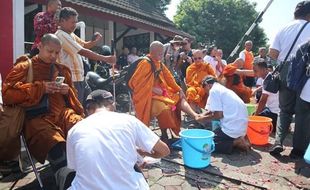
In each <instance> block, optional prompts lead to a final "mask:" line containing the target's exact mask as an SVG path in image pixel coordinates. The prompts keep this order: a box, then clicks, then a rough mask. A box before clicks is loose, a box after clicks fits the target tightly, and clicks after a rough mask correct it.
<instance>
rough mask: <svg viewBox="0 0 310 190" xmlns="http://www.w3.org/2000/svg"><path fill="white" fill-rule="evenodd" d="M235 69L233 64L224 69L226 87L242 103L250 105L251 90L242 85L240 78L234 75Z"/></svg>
mask: <svg viewBox="0 0 310 190" xmlns="http://www.w3.org/2000/svg"><path fill="white" fill-rule="evenodd" d="M237 69H238V68H237V67H236V66H235V65H234V64H229V65H227V66H226V67H225V69H224V71H223V75H224V77H225V78H226V87H227V88H228V89H231V90H232V91H234V92H235V93H236V94H237V95H238V96H239V97H240V98H241V99H242V100H243V102H244V103H250V98H251V96H252V90H251V89H250V88H249V87H247V86H245V85H244V83H243V80H242V76H240V75H237V74H235V72H236V70H237ZM236 79H237V80H236Z"/></svg>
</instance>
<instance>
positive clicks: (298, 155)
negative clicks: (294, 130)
mask: <svg viewBox="0 0 310 190" xmlns="http://www.w3.org/2000/svg"><path fill="white" fill-rule="evenodd" d="M304 154H305V152H304V151H301V150H297V149H295V148H293V149H292V151H291V153H290V155H289V157H290V158H291V159H294V160H295V159H302V158H303V156H304Z"/></svg>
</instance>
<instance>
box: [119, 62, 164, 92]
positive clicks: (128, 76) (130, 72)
mask: <svg viewBox="0 0 310 190" xmlns="http://www.w3.org/2000/svg"><path fill="white" fill-rule="evenodd" d="M142 60H147V62H148V63H149V64H151V69H152V72H153V73H154V74H155V78H157V77H158V75H159V73H160V72H161V70H162V63H161V64H160V69H159V70H156V66H155V64H154V62H153V61H152V60H151V59H150V58H149V57H147V56H145V57H140V58H139V59H137V60H136V61H134V62H133V63H132V64H130V65H129V66H128V67H127V68H126V70H127V73H126V75H125V78H124V79H125V82H126V87H127V89H128V90H129V91H132V89H131V88H130V87H129V81H130V79H131V77H132V75H133V74H134V73H135V71H136V69H137V66H138V64H139V63H140V62H141V61H142Z"/></svg>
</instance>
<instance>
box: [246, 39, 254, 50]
mask: <svg viewBox="0 0 310 190" xmlns="http://www.w3.org/2000/svg"><path fill="white" fill-rule="evenodd" d="M244 47H245V49H246V50H247V51H251V50H252V47H253V42H252V41H251V40H248V41H246V42H245V43H244Z"/></svg>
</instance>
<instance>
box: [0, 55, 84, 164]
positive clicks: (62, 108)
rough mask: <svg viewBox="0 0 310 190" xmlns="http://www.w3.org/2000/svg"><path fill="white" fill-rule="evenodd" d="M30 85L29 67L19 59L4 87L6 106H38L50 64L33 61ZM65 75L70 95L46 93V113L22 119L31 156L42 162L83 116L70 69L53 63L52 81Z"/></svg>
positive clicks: (47, 79) (36, 58)
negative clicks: (47, 101)
mask: <svg viewBox="0 0 310 190" xmlns="http://www.w3.org/2000/svg"><path fill="white" fill-rule="evenodd" d="M31 60H32V68H33V82H32V83H27V82H26V79H27V73H28V68H29V64H28V62H27V58H26V57H22V58H20V59H19V60H18V61H17V63H16V64H15V66H14V68H13V69H12V70H11V71H10V73H9V74H8V76H7V78H6V79H5V82H4V84H3V102H4V104H6V105H12V104H13V105H20V106H22V107H30V106H34V105H36V104H38V103H39V102H40V100H41V98H42V96H43V95H44V85H43V82H44V81H50V76H51V75H50V69H51V64H49V63H45V62H43V61H42V60H41V59H40V58H39V57H38V56H35V57H33V58H32V59H31ZM59 75H61V76H64V77H65V81H64V83H66V84H68V85H69V93H68V94H67V95H62V94H60V93H54V94H48V100H49V111H48V113H45V114H42V115H39V116H36V117H35V118H26V119H25V128H24V133H25V137H26V141H27V144H28V146H29V150H30V152H31V154H32V155H33V156H34V157H35V158H36V159H37V160H38V161H39V162H41V163H44V161H45V159H46V157H47V153H48V152H49V150H50V149H51V148H52V147H53V146H54V145H56V144H57V143H63V142H65V139H66V135H67V132H68V130H69V129H70V128H71V127H72V126H73V125H74V124H75V123H77V122H78V121H80V120H81V119H82V117H83V116H84V113H83V112H84V111H83V107H82V105H81V104H80V102H79V101H78V99H77V94H76V90H75V88H74V87H73V83H72V80H71V72H70V70H69V69H68V68H67V67H65V66H63V65H60V64H55V67H54V72H53V74H52V80H55V79H56V77H57V76H59Z"/></svg>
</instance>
